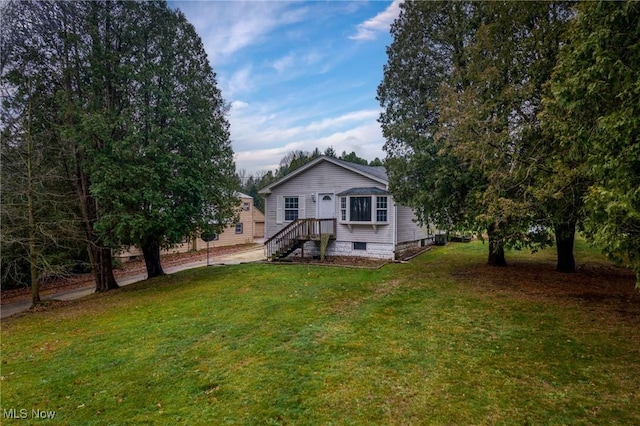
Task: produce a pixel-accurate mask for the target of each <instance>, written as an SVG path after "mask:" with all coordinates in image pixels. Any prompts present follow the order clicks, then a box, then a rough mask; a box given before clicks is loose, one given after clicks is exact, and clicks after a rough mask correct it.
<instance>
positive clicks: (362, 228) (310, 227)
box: [259, 156, 433, 259]
mask: <svg viewBox="0 0 640 426" xmlns="http://www.w3.org/2000/svg"><path fill="white" fill-rule="evenodd" d="M388 188H389V179H388V178H387V173H386V171H385V169H384V167H372V166H363V165H360V164H354V163H349V162H346V161H342V160H338V159H335V158H332V157H326V156H321V157H318V158H316V159H314V160H312V161H311V162H309V163H307V164H305V165H304V166H302V167H300V168H299V169H297V170H295V171H293V172H292V173H290V174H288V175H286V176H284V177H283V178H282V179H280V180H278V181H275V182H273V183H271V184H270V185H268V186H266V187H265V188H263V189H261V190H260V191H259V194H261V195H262V196H264V197H265V221H266V222H265V223H266V224H265V238H266V241H265V251H266V253H265V254H266V256H267V257H268V258H271V259H274V258H279V257H285V256H287V255H290V254H291V253H294V252H296V251H299V252H300V254H301V255H303V256H304V255H309V254H312V255H317V254H320V252H321V251H324V254H326V255H328V256H331V255H334V256H335V255H342V256H363V257H374V258H382V259H397V258H400V257H401V256H402V254H403V253H405V252H407V251H409V250H413V249H415V248H417V247H421V246H424V245H426V244H430V243H431V242H432V241H433V234H432V233H431V232H430V230H429V229H428V228H427V227H423V226H420V224H419V223H418V222H417V220H416V216H415V214H414V212H413V210H412V209H411V208H409V207H406V206H402V205H399V204H396V203H395V202H394V199H393V196H392V195H391V194H390V193H389V191H388Z"/></svg>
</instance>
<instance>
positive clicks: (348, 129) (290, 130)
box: [229, 102, 384, 173]
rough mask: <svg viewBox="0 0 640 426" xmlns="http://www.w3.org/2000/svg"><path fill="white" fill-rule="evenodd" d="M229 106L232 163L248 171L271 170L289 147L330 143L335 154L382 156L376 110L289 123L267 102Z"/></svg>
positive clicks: (325, 145)
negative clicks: (296, 123) (233, 156)
mask: <svg viewBox="0 0 640 426" xmlns="http://www.w3.org/2000/svg"><path fill="white" fill-rule="evenodd" d="M238 106H239V108H236V107H235V102H234V104H233V105H232V110H231V114H230V117H229V121H230V122H231V132H232V135H233V141H232V144H233V148H234V150H235V152H236V165H237V167H238V169H244V170H246V171H247V172H249V173H252V172H256V171H260V170H273V169H275V168H277V167H278V164H279V162H280V159H282V157H284V156H285V155H286V154H287V153H288V152H290V151H293V150H303V151H311V150H313V149H315V148H318V149H320V150H321V151H324V150H325V149H327V148H328V147H330V146H332V147H333V148H334V149H335V150H336V152H338V154H340V153H342V151H347V152H348V153H349V152H351V151H354V152H355V153H356V154H358V155H359V156H360V157H363V158H366V159H368V160H373V159H374V158H375V157H380V158H383V157H384V154H383V152H382V146H383V145H384V140H383V137H382V131H381V129H380V125H379V124H378V122H377V121H376V119H377V118H378V116H379V113H380V112H379V111H378V110H358V111H351V112H347V113H345V114H342V115H339V116H336V117H328V118H325V119H322V120H316V121H313V122H310V123H308V124H305V125H301V126H290V125H289V120H290V119H291V117H290V116H289V115H288V114H287V113H285V112H282V111H279V112H277V111H273V110H271V109H270V106H268V105H248V104H246V103H244V102H241V103H239V105H238Z"/></svg>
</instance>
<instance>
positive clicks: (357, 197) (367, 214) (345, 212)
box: [339, 188, 389, 225]
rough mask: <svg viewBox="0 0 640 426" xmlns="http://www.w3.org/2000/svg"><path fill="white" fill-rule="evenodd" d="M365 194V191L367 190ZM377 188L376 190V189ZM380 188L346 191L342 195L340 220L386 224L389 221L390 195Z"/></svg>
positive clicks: (354, 222)
mask: <svg viewBox="0 0 640 426" xmlns="http://www.w3.org/2000/svg"><path fill="white" fill-rule="evenodd" d="M365 190H368V192H369V193H368V194H365V193H364V192H367V191H365ZM374 190H375V191H374ZM379 193H383V194H388V192H386V191H383V190H381V189H378V188H362V189H358V188H356V189H353V190H349V191H345V192H343V193H342V194H339V195H340V222H342V223H347V224H358V223H362V224H365V223H370V224H373V225H375V224H386V223H388V221H389V197H388V196H387V195H376V194H379Z"/></svg>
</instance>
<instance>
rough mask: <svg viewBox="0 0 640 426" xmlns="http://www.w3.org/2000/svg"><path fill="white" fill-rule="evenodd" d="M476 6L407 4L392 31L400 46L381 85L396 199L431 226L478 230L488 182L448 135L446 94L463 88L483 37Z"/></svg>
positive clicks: (383, 124)
mask: <svg viewBox="0 0 640 426" xmlns="http://www.w3.org/2000/svg"><path fill="white" fill-rule="evenodd" d="M476 7H477V4H476V3H473V2H418V1H411V2H405V3H403V4H402V5H401V12H400V15H399V17H398V18H397V19H396V21H395V22H394V23H393V25H392V26H391V34H392V36H393V42H392V44H391V46H389V47H388V49H387V55H388V61H387V64H386V65H385V66H384V76H383V80H382V82H381V83H380V85H379V87H378V97H377V99H378V101H379V102H380V105H381V106H382V108H383V111H382V113H381V114H380V118H379V122H380V124H381V127H382V133H383V135H384V137H385V139H386V141H385V145H384V150H385V151H386V153H387V158H386V160H385V166H386V169H387V174H388V176H389V188H390V191H391V192H392V193H393V195H394V198H395V199H396V200H397V201H398V202H400V203H402V204H405V205H408V206H410V207H412V208H413V209H414V211H415V212H416V215H417V216H418V218H419V219H420V220H421V221H422V222H423V223H434V224H435V225H437V226H438V227H440V228H444V229H454V228H465V227H468V226H470V224H469V223H468V222H467V221H468V218H469V217H471V213H470V212H469V211H468V206H469V205H472V204H473V201H474V200H472V199H471V198H470V196H471V192H470V190H471V188H472V187H473V186H481V185H483V184H484V182H485V179H484V178H483V177H482V176H480V175H478V173H476V172H475V171H473V170H471V169H470V167H469V164H468V163H466V162H463V161H461V159H460V158H459V157H458V156H457V155H456V153H455V152H454V151H453V150H452V149H451V145H450V144H447V143H446V139H445V138H444V137H442V136H441V133H442V127H441V124H440V123H441V120H440V115H441V105H440V90H441V86H442V85H444V84H445V83H446V84H448V85H449V86H450V87H454V88H456V87H457V88H458V89H460V90H462V88H463V87H464V86H465V84H466V83H465V81H464V80H462V79H460V76H461V75H462V74H461V73H455V71H456V70H459V69H463V68H464V67H465V66H466V54H467V53H466V51H465V49H466V47H467V45H468V43H469V40H471V38H472V36H473V35H474V32H475V23H474V15H475V13H476V11H475V9H476Z"/></svg>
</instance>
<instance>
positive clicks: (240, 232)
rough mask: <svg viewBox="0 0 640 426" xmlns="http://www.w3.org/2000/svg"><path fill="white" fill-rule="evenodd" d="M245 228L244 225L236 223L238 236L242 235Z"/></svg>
mask: <svg viewBox="0 0 640 426" xmlns="http://www.w3.org/2000/svg"><path fill="white" fill-rule="evenodd" d="M243 228H244V226H243V225H242V223H236V234H242V232H243Z"/></svg>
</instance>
